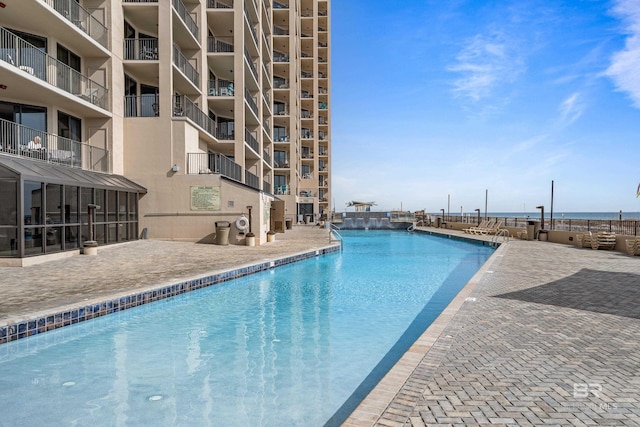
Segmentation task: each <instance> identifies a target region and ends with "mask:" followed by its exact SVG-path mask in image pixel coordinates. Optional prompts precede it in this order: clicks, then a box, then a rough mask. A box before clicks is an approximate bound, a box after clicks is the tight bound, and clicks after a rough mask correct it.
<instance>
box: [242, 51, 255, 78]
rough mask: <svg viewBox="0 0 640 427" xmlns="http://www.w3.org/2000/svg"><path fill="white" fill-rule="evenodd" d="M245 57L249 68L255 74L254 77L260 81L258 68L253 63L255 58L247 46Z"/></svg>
mask: <svg viewBox="0 0 640 427" xmlns="http://www.w3.org/2000/svg"><path fill="white" fill-rule="evenodd" d="M244 58H245V59H246V60H247V63H248V64H249V69H250V70H251V73H252V74H253V78H254V79H256V82H257V81H258V70H256V64H254V63H253V59H252V58H251V54H250V53H249V51H248V50H247V49H246V48H245V49H244Z"/></svg>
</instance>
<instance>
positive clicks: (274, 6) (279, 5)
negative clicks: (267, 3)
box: [273, 1, 289, 9]
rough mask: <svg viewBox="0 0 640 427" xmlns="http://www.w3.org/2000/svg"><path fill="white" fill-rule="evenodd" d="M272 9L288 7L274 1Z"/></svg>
mask: <svg viewBox="0 0 640 427" xmlns="http://www.w3.org/2000/svg"><path fill="white" fill-rule="evenodd" d="M273 8H274V9H289V5H288V4H286V3H283V2H278V1H274V2H273Z"/></svg>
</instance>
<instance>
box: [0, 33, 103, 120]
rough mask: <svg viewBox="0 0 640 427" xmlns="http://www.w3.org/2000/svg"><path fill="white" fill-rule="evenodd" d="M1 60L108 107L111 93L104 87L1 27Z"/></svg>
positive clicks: (87, 99) (59, 87)
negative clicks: (108, 97)
mask: <svg viewBox="0 0 640 427" xmlns="http://www.w3.org/2000/svg"><path fill="white" fill-rule="evenodd" d="M0 59H1V60H3V61H5V62H8V63H9V64H11V65H13V66H15V67H17V68H19V69H20V70H22V71H24V72H25V73H27V74H30V75H32V76H33V77H36V78H38V79H40V80H43V81H45V82H47V83H49V84H50V85H52V86H55V87H57V88H58V89H62V90H63V91H65V92H68V93H71V94H73V95H76V96H78V97H80V98H82V99H84V100H86V101H89V102H90V103H92V104H93V105H96V106H98V107H100V108H106V106H107V94H108V91H107V89H106V88H105V87H104V86H102V85H100V84H98V83H96V82H94V81H93V80H91V79H89V78H88V77H86V76H83V75H82V74H80V73H79V72H78V71H76V70H74V69H73V68H71V67H69V66H68V65H66V64H64V63H63V62H61V61H58V60H57V59H55V58H53V57H52V56H49V55H47V54H46V53H44V52H42V51H41V50H40V49H38V48H37V47H35V46H34V45H32V44H30V43H28V42H26V41H25V40H23V39H21V38H20V37H18V36H16V35H15V34H13V33H12V32H10V31H8V30H6V29H4V28H1V27H0Z"/></svg>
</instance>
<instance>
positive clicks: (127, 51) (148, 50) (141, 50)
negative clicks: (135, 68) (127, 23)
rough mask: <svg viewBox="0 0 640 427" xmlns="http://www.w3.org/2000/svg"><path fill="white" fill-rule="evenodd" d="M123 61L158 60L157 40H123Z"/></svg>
mask: <svg viewBox="0 0 640 427" xmlns="http://www.w3.org/2000/svg"><path fill="white" fill-rule="evenodd" d="M124 59H125V60H129V61H131V60H136V61H155V60H157V59H158V39H154V38H144V39H135V38H134V39H124Z"/></svg>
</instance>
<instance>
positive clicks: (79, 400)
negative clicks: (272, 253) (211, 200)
mask: <svg viewBox="0 0 640 427" xmlns="http://www.w3.org/2000/svg"><path fill="white" fill-rule="evenodd" d="M343 236H344V238H345V250H344V252H343V253H336V254H331V255H325V256H322V257H317V258H313V259H310V260H307V261H303V262H300V263H296V264H290V265H286V266H283V267H279V268H277V269H272V270H269V271H265V272H261V273H258V274H255V275H252V276H247V277H244V278H241V279H238V280H234V281H232V282H227V283H223V284H220V285H216V286H212V287H209V288H206V289H201V290H198V291H195V292H191V293H188V294H184V295H181V296H179V297H175V298H170V299H167V300H163V301H159V302H156V303H153V304H148V305H145V306H140V307H137V308H134V309H130V310H127V311H124V312H120V313H117V314H114V315H110V316H107V317H102V318H98V319H94V320H91V321H87V322H83V323H81V324H77V325H74V326H70V327H66V328H62V329H59V330H55V331H52V332H48V333H46V334H42V335H36V336H34V337H30V338H26V339H22V340H18V341H15V342H11V343H8V344H4V345H2V346H0V399H1V401H2V402H3V408H5V409H4V410H3V416H2V417H0V425H3V426H4V425H7V426H9V425H10V426H21V425H24V426H31V425H43V424H51V425H88V424H93V425H136V426H138V425H150V426H151V425H153V426H160V425H190V426H191V425H243V426H244V425H251V426H253V425H263V426H270V425H278V426H280V425H291V426H293V425H301V426H314V425H323V424H325V423H326V422H327V421H330V422H331V423H339V422H340V421H341V420H342V419H344V417H346V416H347V415H348V413H349V412H350V410H351V409H353V408H354V407H355V405H357V403H358V401H359V398H358V397H357V396H353V395H354V391H356V390H358V391H359V392H361V391H363V390H365V391H366V390H367V389H369V388H371V387H372V386H373V385H374V384H375V382H376V379H377V378H379V377H380V376H381V375H382V374H383V373H384V372H386V369H388V367H389V366H390V365H391V364H393V362H394V361H395V360H397V358H398V357H399V356H400V355H401V354H402V352H403V351H404V349H406V348H408V346H409V345H410V343H411V342H413V340H415V338H416V337H417V336H419V334H420V333H421V332H422V331H424V330H425V329H426V327H427V326H428V325H429V323H430V322H431V320H433V319H434V318H435V317H437V315H438V313H439V312H440V311H441V310H442V309H443V308H444V307H445V306H446V304H447V303H448V301H449V300H450V299H451V298H452V297H453V296H455V294H456V293H457V292H458V291H459V289H461V287H462V286H464V284H465V283H466V282H467V281H468V279H469V278H470V277H471V276H472V275H473V274H474V273H475V272H476V271H477V269H478V268H479V267H480V266H481V265H482V264H483V263H484V262H485V261H486V259H487V258H488V257H489V256H490V255H491V253H492V249H491V248H489V247H486V246H481V245H475V244H469V243H466V242H461V241H457V240H452V239H445V238H439V237H432V236H428V235H423V234H418V233H405V232H397V231H369V232H365V231H346V232H344V233H343ZM355 394H359V393H355Z"/></svg>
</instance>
